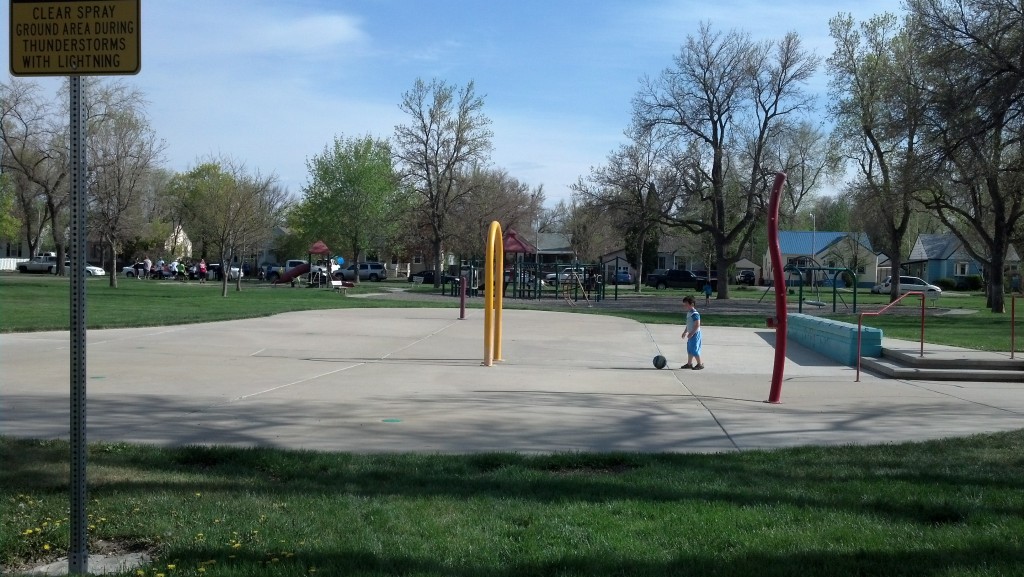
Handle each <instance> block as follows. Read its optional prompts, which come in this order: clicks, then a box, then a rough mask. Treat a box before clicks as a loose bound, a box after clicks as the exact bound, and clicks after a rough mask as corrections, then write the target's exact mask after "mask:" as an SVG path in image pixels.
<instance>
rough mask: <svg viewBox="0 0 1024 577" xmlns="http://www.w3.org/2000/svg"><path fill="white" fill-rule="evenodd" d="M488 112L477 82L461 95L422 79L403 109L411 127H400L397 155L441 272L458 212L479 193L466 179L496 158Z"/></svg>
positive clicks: (404, 100)
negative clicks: (473, 169) (418, 204)
mask: <svg viewBox="0 0 1024 577" xmlns="http://www.w3.org/2000/svg"><path fill="white" fill-rule="evenodd" d="M483 106H484V100H483V98H482V97H480V96H477V95H476V92H475V87H474V84H473V82H472V81H470V82H469V83H467V84H466V86H465V87H463V88H461V89H458V90H456V88H455V87H453V86H450V85H448V84H447V83H445V82H444V81H441V80H437V79H435V80H432V81H431V82H430V84H426V83H425V82H423V80H421V79H417V80H416V82H415V84H414V85H413V88H412V90H410V91H408V92H406V93H405V94H403V95H402V102H401V104H400V105H399V108H400V109H401V110H402V111H403V112H405V113H406V114H408V115H409V117H410V123H409V124H403V125H398V126H396V127H395V143H396V148H395V155H396V157H397V158H398V160H399V162H400V163H401V165H402V170H403V175H402V176H403V179H404V180H405V181H406V182H407V183H408V184H409V186H410V187H411V188H412V190H414V191H415V192H416V194H418V195H419V196H420V199H421V200H422V207H421V210H422V211H423V212H424V215H425V216H426V218H427V220H428V225H429V227H430V236H431V244H432V247H433V252H434V268H435V270H438V271H440V270H441V258H442V253H443V251H442V249H443V247H444V243H445V242H446V241H447V240H448V238H449V236H450V235H451V232H452V231H451V224H450V220H449V219H451V218H453V217H454V216H455V213H453V212H452V208H453V207H454V206H456V205H458V204H459V203H460V202H461V201H462V200H463V199H464V198H465V197H466V196H468V195H470V194H472V192H473V187H472V183H470V182H467V181H466V180H465V179H464V178H463V177H464V176H465V175H467V174H469V171H470V169H471V167H473V166H474V165H477V164H484V163H485V161H486V160H487V158H488V156H489V154H490V150H491V136H492V133H491V131H490V129H489V128H488V126H489V125H490V124H491V121H490V119H489V118H487V116H485V115H484V113H483ZM440 282H441V275H435V277H434V284H435V286H440Z"/></svg>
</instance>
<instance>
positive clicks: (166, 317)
mask: <svg viewBox="0 0 1024 577" xmlns="http://www.w3.org/2000/svg"><path fill="white" fill-rule="evenodd" d="M609 288H610V290H609V292H608V293H606V297H607V299H612V298H613V296H614V293H613V292H612V290H611V289H613V288H614V287H609ZM733 288H734V290H733V291H732V292H731V299H730V300H727V301H716V302H715V303H714V305H713V307H712V308H711V310H709V311H706V312H705V314H706V315H707V319H706V322H707V323H708V324H715V325H719V326H738V327H763V326H764V324H765V320H764V315H763V314H716V311H719V310H727V309H728V306H729V304H728V303H729V302H737V303H738V302H744V301H751V300H757V299H759V298H760V297H761V293H760V292H759V291H754V290H745V289H747V287H733ZM389 289H403V290H407V291H409V292H412V293H437V292H440V291H439V290H438V289H435V288H433V287H430V286H422V285H413V284H410V283H407V282H404V281H387V282H381V283H370V282H364V283H360V285H359V286H358V287H356V288H353V289H349V297H351V296H354V295H358V294H372V293H379V292H382V291H387V290H389ZM684 294H689V291H678V290H662V291H657V290H653V289H649V288H648V289H645V291H643V292H641V293H639V294H636V293H633V292H632V290H631V287H619V294H618V297H619V298H618V300H617V301H615V302H616V303H619V304H621V306H616V307H614V308H602V307H592V308H591V307H563V308H562V309H560V310H563V311H565V312H576V313H584V314H609V315H616V316H622V317H626V318H631V319H634V320H637V321H640V322H645V323H679V322H680V315H679V314H678V308H673V307H667V309H666V311H651V310H645V308H647V307H645V306H644V305H646V304H649V303H650V302H652V301H665V300H671V301H678V300H679V299H681V298H682V296H683V295H684ZM221 295H222V293H221V287H220V283H215V282H211V283H207V284H205V285H199V284H198V283H195V282H190V283H179V282H168V281H137V280H133V279H123V278H122V279H118V287H117V288H111V287H110V286H108V280H107V279H106V278H90V279H88V283H87V289H86V323H87V326H88V327H89V328H90V329H99V328H115V327H137V326H157V325H173V324H187V323H197V322H211V321H222V320H231V319H239V318H251V317H260V316H269V315H273V314H277V313H282V312H289V311H299V310H311V309H336V308H368V307H391V308H395V307H438V306H448V307H457V306H458V303H459V301H458V299H456V298H451V299H444V300H441V301H433V302H421V301H416V300H395V299H387V300H384V299H374V298H346V297H343V296H341V295H339V294H338V293H336V292H333V291H329V290H325V289H308V288H291V287H288V286H271V285H269V284H266V283H257V282H243V283H242V290H241V291H237V292H236V291H235V287H234V284H233V283H231V284H229V285H228V294H227V296H221ZM851 296H852V295H850V294H849V293H846V294H844V295H843V298H844V299H845V301H846V303H847V304H850V303H852V299H851ZM805 297H807V295H805ZM794 298H796V297H795V296H792V297H790V299H791V300H792V299H794ZM807 298H810V297H807ZM815 298H820V299H821V300H823V301H825V302H827V303H829V308H831V302H832V301H831V294H828V295H826V294H825V293H824V292H823V293H821V295H817V296H815ZM481 300H482V299H479V298H474V299H470V301H469V306H470V307H479V306H480V304H481ZM559 300H560V299H556V298H554V296H553V293H552V294H548V295H546V296H545V298H544V299H542V300H541V301H540V302H541V305H542V306H544V305H550V304H551V303H554V302H556V301H559ZM857 301H858V302H857V304H858V307H859V309H860V310H861V311H866V310H877V309H878V308H880V307H881V306H883V305H884V304H886V303H887V302H888V297H887V296H886V295H872V294H869V293H867V292H864V293H859V294H858V295H857ZM699 302H700V301H699ZM629 303H637V306H636V309H635V310H634V309H630V308H629V307H630V306H631V305H630V304H629ZM723 303H724V304H723ZM939 306H941V307H942V308H943V309H953V310H957V311H966V312H969V313H970V314H959V315H942V316H934V315H928V317H927V320H926V331H925V340H926V341H927V342H931V343H939V344H946V345H953V346H960V347H965V348H973V349H979V350H991V351H1008V350H1010V315H1009V313H1006V314H994V313H992V312H991V311H989V310H987V309H986V308H985V299H984V297H983V296H981V295H964V296H949V297H943V298H942V299H941V301H940V305H939ZM506 307H507V308H534V305H533V304H531V303H530V301H515V302H514V301H512V300H509V301H506ZM69 308H70V305H69V297H68V280H67V279H66V278H56V277H50V276H46V275H32V276H25V275H17V274H8V275H3V276H0V332H21V331H40V330H66V329H67V328H68V324H69V323H68V318H69ZM837 310H838V313H837V314H834V315H833V314H829V315H828V316H830V317H832V318H836V319H838V320H844V321H847V322H852V323H854V324H856V323H857V315H854V314H849V313H847V312H846V311H847V309H846V307H845V306H843V304H842V302H840V303H839V305H838V307H837ZM918 310H919V304H918V303H917V302H911V301H910V300H909V299H908V301H906V302H905V303H901V304H900V305H898V311H899V313H898V314H887V315H884V316H880V317H872V318H870V319H868V320H867V321H866V322H865V324H866V325H868V326H872V327H877V328H881V329H882V330H883V331H884V333H885V335H887V336H891V337H895V338H901V339H907V340H913V341H916V340H917V339H918V337H919V335H920V321H919V315H917V314H916V312H917V311H918ZM1018 315H1019V316H1021V317H1024V310H1022V311H1018ZM1017 322H1018V329H1017V332H1018V333H1022V334H1021V337H1020V338H1018V343H1024V326H1022V325H1024V322H1022V321H1021V319H1019V318H1018V320H1017ZM1021 346H1022V344H1018V350H1019V348H1020V347H1021Z"/></svg>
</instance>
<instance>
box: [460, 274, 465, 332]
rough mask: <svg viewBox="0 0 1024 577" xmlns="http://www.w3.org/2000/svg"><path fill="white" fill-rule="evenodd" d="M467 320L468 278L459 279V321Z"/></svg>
mask: <svg viewBox="0 0 1024 577" xmlns="http://www.w3.org/2000/svg"><path fill="white" fill-rule="evenodd" d="M465 318H466V277H464V276H460V277H459V320H460V321H461V320H465Z"/></svg>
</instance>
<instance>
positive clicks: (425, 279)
mask: <svg viewBox="0 0 1024 577" xmlns="http://www.w3.org/2000/svg"><path fill="white" fill-rule="evenodd" d="M435 278H436V274H435V273H434V271H433V270H432V269H431V270H421V271H420V272H416V273H413V274H411V275H409V282H414V283H422V284H431V285H432V284H434V279H435ZM417 279H420V280H417Z"/></svg>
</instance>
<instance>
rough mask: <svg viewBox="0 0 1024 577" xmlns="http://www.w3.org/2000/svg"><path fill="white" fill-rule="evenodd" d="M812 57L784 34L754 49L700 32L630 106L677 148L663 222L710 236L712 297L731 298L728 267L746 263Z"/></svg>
mask: <svg viewBox="0 0 1024 577" xmlns="http://www.w3.org/2000/svg"><path fill="white" fill-rule="evenodd" d="M817 62H818V59H817V58H816V57H815V56H813V55H812V54H811V53H809V52H807V51H806V50H804V48H803V47H802V45H801V42H800V38H799V36H797V35H796V34H795V33H789V34H787V35H786V36H785V37H783V38H782V39H781V40H779V41H776V42H761V43H757V42H753V41H752V40H751V39H750V38H749V36H748V35H747V34H745V33H740V32H735V31H734V32H729V33H727V34H723V33H718V32H714V31H712V30H711V27H710V26H709V25H707V24H702V25H701V28H700V31H699V32H698V34H697V36H695V37H694V36H691V37H688V38H687V41H686V43H685V44H684V46H683V47H682V49H681V50H680V53H679V54H678V55H677V56H676V57H675V63H674V66H673V67H671V68H669V69H666V70H665V71H664V72H663V73H662V74H661V75H660V76H659V77H658V78H656V79H653V80H652V79H647V80H646V81H645V82H644V84H643V86H642V89H641V91H640V93H639V94H638V96H637V97H636V98H635V100H634V108H635V112H634V113H635V116H636V119H637V122H638V124H639V125H640V126H644V127H650V126H655V125H661V126H664V127H666V128H667V129H669V130H671V131H672V133H673V135H674V137H675V138H677V139H678V140H679V145H678V148H679V149H680V150H681V151H683V153H684V154H683V155H682V158H684V159H686V161H687V162H686V163H685V164H681V165H680V166H678V169H679V171H680V173H681V175H682V176H681V179H680V182H681V189H680V190H681V194H680V196H679V198H678V199H677V202H676V210H675V212H674V213H673V214H672V215H671V217H670V218H669V219H668V220H667V221H666V222H667V224H669V225H671V226H676V227H682V228H685V229H686V230H689V231H690V232H693V233H696V234H708V235H711V237H712V238H713V240H714V242H713V245H714V252H715V259H714V260H715V263H716V265H717V268H718V270H719V271H721V273H722V274H719V275H718V298H728V294H729V286H728V280H729V279H728V275H726V274H724V273H725V271H726V270H727V269H728V267H729V265H730V264H732V263H734V262H736V261H737V260H739V259H740V258H741V256H742V255H743V249H744V247H745V246H746V244H747V243H748V242H749V240H750V236H751V234H752V231H753V230H754V229H755V226H754V225H755V224H756V222H755V221H757V220H758V219H759V218H761V217H762V216H763V214H764V206H765V205H766V204H767V194H768V191H769V189H770V186H771V182H772V178H773V174H774V172H775V171H776V170H778V169H779V168H781V167H778V166H771V165H770V164H769V163H770V157H769V156H768V151H769V150H771V148H772V147H773V146H775V147H777V145H775V144H774V143H775V141H776V140H777V139H778V138H779V137H780V135H782V134H784V133H785V132H786V131H788V130H792V129H793V127H794V126H795V125H796V122H797V121H798V120H799V119H800V115H801V114H804V113H806V112H808V111H809V110H810V108H811V105H812V98H811V97H810V96H808V95H807V94H806V93H805V92H804V89H803V86H804V85H805V84H806V83H807V81H808V79H809V78H810V77H811V75H813V73H814V70H815V68H816V66H817Z"/></svg>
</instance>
